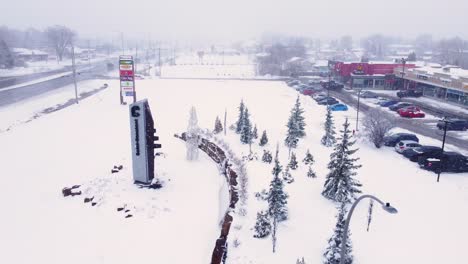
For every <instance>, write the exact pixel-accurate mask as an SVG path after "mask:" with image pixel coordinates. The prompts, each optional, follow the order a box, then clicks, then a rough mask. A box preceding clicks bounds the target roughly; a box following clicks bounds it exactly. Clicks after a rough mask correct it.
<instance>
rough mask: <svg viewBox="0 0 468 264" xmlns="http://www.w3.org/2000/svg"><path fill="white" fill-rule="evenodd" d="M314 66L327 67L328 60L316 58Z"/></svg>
mask: <svg viewBox="0 0 468 264" xmlns="http://www.w3.org/2000/svg"><path fill="white" fill-rule="evenodd" d="M314 66H315V67H328V60H316V61H315V64H314Z"/></svg>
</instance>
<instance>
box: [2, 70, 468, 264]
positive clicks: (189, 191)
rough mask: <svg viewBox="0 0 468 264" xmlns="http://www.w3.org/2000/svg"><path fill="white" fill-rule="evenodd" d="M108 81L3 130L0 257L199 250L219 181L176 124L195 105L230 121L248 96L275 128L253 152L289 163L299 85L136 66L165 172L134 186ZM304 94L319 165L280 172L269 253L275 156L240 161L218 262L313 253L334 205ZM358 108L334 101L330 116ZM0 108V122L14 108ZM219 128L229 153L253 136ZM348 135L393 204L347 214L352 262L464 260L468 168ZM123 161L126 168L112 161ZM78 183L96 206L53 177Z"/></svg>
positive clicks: (209, 235)
mask: <svg viewBox="0 0 468 264" xmlns="http://www.w3.org/2000/svg"><path fill="white" fill-rule="evenodd" d="M211 74H213V72H212V73H211ZM185 76H186V75H185ZM109 84H110V87H109V89H106V90H104V91H102V92H100V93H98V94H97V95H95V96H92V97H90V98H88V99H85V100H83V101H82V102H81V103H80V104H79V105H73V106H70V107H69V108H66V109H64V110H61V111H59V112H56V113H52V114H50V115H46V116H43V117H41V118H39V119H37V120H34V121H32V122H29V123H26V124H23V125H21V126H16V127H15V128H14V129H12V130H10V131H8V132H4V133H1V134H0V145H1V146H2V151H1V152H0V160H2V161H3V162H2V164H3V165H2V166H0V175H1V181H2V185H1V186H0V199H1V200H2V201H3V208H2V211H3V212H4V214H3V216H2V217H1V218H0V234H2V235H1V237H2V239H0V248H1V249H2V251H3V252H4V253H2V254H0V262H1V263H33V262H34V263H63V262H64V261H66V262H67V263H113V264H114V263H130V262H135V263H170V264H172V263H174V264H187V263H191V264H192V263H193V264H198V263H208V262H209V259H210V257H211V253H212V252H211V251H212V249H213V247H214V242H215V240H216V238H217V236H218V235H219V225H218V224H219V220H220V219H219V216H220V211H222V209H220V208H223V204H222V202H220V201H224V197H220V194H222V193H224V192H223V189H224V188H225V183H224V178H223V177H222V176H220V175H219V172H218V169H217V167H216V166H215V165H214V163H213V162H212V161H211V160H209V158H208V157H206V156H205V155H204V154H202V155H201V156H200V157H201V159H200V160H199V161H198V162H187V161H186V160H185V145H184V144H183V142H181V141H180V140H179V139H176V138H174V137H173V134H174V133H179V132H182V131H184V130H185V129H186V127H187V121H188V113H189V109H190V107H191V106H195V107H196V108H197V113H198V119H199V125H200V126H201V127H202V128H209V129H212V128H213V127H214V120H215V118H216V116H219V117H220V118H222V117H223V115H224V112H225V110H227V120H228V125H230V124H233V123H234V122H235V121H236V118H237V114H238V113H237V107H238V105H239V102H240V101H241V99H243V100H244V102H245V104H246V106H247V107H248V109H249V112H250V113H251V115H252V117H251V118H252V119H251V120H252V122H253V123H254V124H256V125H257V128H258V132H259V134H261V132H262V131H263V130H266V131H267V134H268V137H269V141H270V142H269V144H268V145H267V146H265V148H261V147H259V146H258V143H256V144H254V145H253V146H252V147H253V151H254V152H256V153H257V154H258V156H259V157H261V155H262V152H263V149H268V150H270V151H273V150H274V148H275V146H276V143H277V142H278V143H279V146H280V162H281V164H282V165H283V166H285V165H286V164H287V155H288V154H287V149H286V148H285V147H284V144H283V141H284V138H285V133H286V122H287V119H288V116H289V111H290V109H291V108H292V106H293V105H294V102H295V100H296V98H297V95H298V94H297V92H296V91H294V90H293V89H291V88H289V87H287V86H286V85H285V84H284V83H283V82H272V81H227V80H218V81H216V80H169V79H154V80H141V81H137V85H136V86H137V89H138V97H139V98H148V100H149V103H150V106H151V110H152V112H153V115H154V119H155V122H156V128H157V130H158V134H159V136H160V141H161V143H162V144H163V148H162V151H163V152H164V153H165V157H158V158H157V166H156V170H157V171H158V175H159V176H160V177H161V178H162V179H163V180H164V181H165V183H166V185H165V187H164V188H162V189H160V190H146V189H145V190H142V189H137V188H136V187H135V186H134V185H132V184H131V181H130V178H131V171H130V170H129V169H128V168H130V160H129V159H130V138H129V124H128V108H127V107H123V106H120V105H119V102H118V81H111V82H109ZM70 92H72V91H70ZM300 100H301V103H302V105H303V107H304V109H305V116H306V123H307V127H306V132H307V136H306V138H304V139H302V140H301V141H300V142H299V147H298V149H296V150H294V152H295V153H296V154H297V157H298V160H299V161H302V159H303V158H304V155H305V152H306V150H307V149H309V150H310V152H311V153H312V155H314V158H315V160H316V164H314V165H313V169H314V170H315V171H316V173H317V176H318V178H316V179H311V178H307V176H306V173H307V169H308V168H307V167H306V166H304V165H303V164H302V163H300V165H299V168H298V169H297V170H295V171H291V173H292V175H293V177H294V178H295V181H294V182H293V183H291V184H287V185H286V191H287V192H288V194H289V196H290V198H289V200H288V208H289V212H290V214H289V215H290V218H289V220H287V221H285V222H282V223H281V224H280V225H279V229H278V246H277V252H276V253H274V254H273V253H272V245H271V238H270V237H268V238H266V239H256V238H253V231H252V228H253V227H254V225H255V217H256V213H257V211H258V210H260V209H265V208H266V206H267V204H266V202H265V201H260V200H257V199H256V198H255V196H254V193H255V192H258V191H261V190H262V189H264V188H266V189H268V186H269V182H270V181H271V179H272V175H271V170H272V164H265V163H262V162H261V161H260V160H259V161H251V162H249V163H248V164H247V171H248V176H249V185H248V188H249V199H248V201H247V212H248V214H247V215H246V216H245V217H242V216H240V215H238V214H236V215H235V216H234V222H233V224H232V228H231V233H230V235H229V250H228V259H227V263H230V264H246V263H255V264H261V263H269V264H270V263H295V261H296V259H297V258H299V257H304V258H305V260H306V262H307V263H320V262H321V260H322V253H323V251H324V250H325V248H326V246H327V240H328V238H329V237H330V236H331V235H332V232H333V227H334V225H335V223H336V221H335V215H336V213H337V209H336V205H335V204H333V203H332V202H330V201H328V200H326V199H325V198H323V197H322V196H321V194H320V193H321V190H322V187H323V183H324V180H325V176H326V174H327V171H328V169H327V168H326V166H327V163H328V161H329V154H330V152H331V149H329V148H325V147H323V146H322V145H321V144H320V138H321V137H322V136H323V128H322V123H323V121H324V119H325V118H324V117H325V107H323V106H318V105H317V104H316V103H315V101H313V100H312V99H311V98H310V97H307V96H302V95H301V96H300ZM22 107H24V108H28V107H29V106H28V104H25V105H24V106H21V105H16V106H14V107H9V108H8V109H7V111H8V114H10V115H13V116H15V115H22V113H21V112H22V111H25V110H24V109H22ZM21 109H22V110H21ZM17 111H18V112H17ZM30 112H31V111H30ZM354 115H355V113H354V111H348V112H335V113H334V116H335V125H336V127H337V129H341V127H342V126H341V124H342V123H343V121H344V119H345V118H346V117H349V118H350V119H351V118H354ZM0 120H1V122H2V124H1V125H2V127H6V126H8V124H6V123H8V122H11V120H5V121H4V119H3V118H2V119H0ZM219 137H221V138H223V139H224V140H225V141H226V142H228V143H229V145H230V146H231V148H232V149H233V150H234V151H235V152H236V153H237V154H238V156H242V155H245V154H247V153H248V146H246V145H241V144H240V143H239V137H238V135H237V134H235V133H233V132H232V131H230V130H229V131H228V135H227V136H223V135H220V136H219ZM422 140H423V141H424V142H426V143H427V144H431V143H434V144H440V142H438V141H436V140H433V139H428V138H424V137H422ZM357 147H359V148H360V149H359V151H358V152H357V154H356V156H358V157H360V158H361V160H360V163H361V164H363V167H362V168H361V169H359V171H358V177H357V178H358V179H359V181H360V182H361V183H362V184H363V188H362V190H363V192H364V193H369V194H374V195H376V196H378V197H380V198H381V199H383V200H385V201H388V202H390V203H391V204H392V205H394V206H395V207H397V208H398V210H399V213H398V214H396V215H389V214H386V213H385V212H384V211H383V210H380V208H377V207H374V216H373V222H372V224H371V227H370V231H369V232H366V221H367V218H366V213H367V203H364V202H363V203H362V204H361V205H360V206H359V207H358V208H357V209H356V211H355V215H354V216H353V220H352V222H351V232H352V235H351V240H352V242H353V253H354V256H355V263H357V264H367V263H369V264H370V263H380V264H385V263H434V264H436V263H437V264H439V263H464V261H463V260H464V258H465V255H464V251H465V247H466V245H467V244H468V239H467V238H468V228H467V227H466V223H467V222H468V210H467V209H468V173H464V174H449V173H444V174H442V178H441V181H440V182H439V183H436V178H435V177H436V176H435V174H434V173H432V172H427V171H423V170H421V169H419V167H418V166H417V164H414V163H412V162H410V161H408V160H406V159H405V158H404V157H403V156H401V155H399V154H397V153H396V152H395V151H394V150H393V149H392V148H382V149H376V148H374V147H373V145H372V144H370V143H368V142H367V141H365V140H364V139H363V137H359V138H358V143H357ZM449 147H453V146H449ZM119 164H122V165H123V166H124V170H122V171H121V172H119V173H117V174H110V169H111V168H112V166H114V165H119ZM73 184H83V187H82V188H83V191H84V192H85V191H86V192H87V193H86V195H95V196H96V197H98V198H99V201H101V202H100V203H99V204H98V205H97V206H95V207H92V206H91V205H89V204H84V203H83V201H82V199H83V196H77V197H73V198H70V197H67V198H63V197H62V196H61V189H62V187H64V186H71V185H73ZM123 204H127V207H128V208H130V209H131V211H130V212H133V217H132V218H128V219H126V218H124V216H123V214H122V213H121V212H117V211H116V207H117V206H122V205H123ZM224 208H225V207H224ZM235 240H236V241H237V242H236V243H235V242H234V241H235ZM25 252H27V254H25Z"/></svg>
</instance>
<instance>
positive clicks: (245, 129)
mask: <svg viewBox="0 0 468 264" xmlns="http://www.w3.org/2000/svg"><path fill="white" fill-rule="evenodd" d="M240 140H241V142H242V143H244V144H252V123H251V122H250V114H249V109H247V108H245V111H244V121H243V125H242V131H241V138H240Z"/></svg>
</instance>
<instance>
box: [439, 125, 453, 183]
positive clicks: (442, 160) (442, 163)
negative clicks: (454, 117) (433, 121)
mask: <svg viewBox="0 0 468 264" xmlns="http://www.w3.org/2000/svg"><path fill="white" fill-rule="evenodd" d="M442 121H444V138H443V139H442V153H441V156H440V167H439V169H438V171H437V182H439V179H440V173H441V172H442V168H443V167H444V166H443V165H444V157H443V154H444V147H445V137H446V136H447V125H448V123H449V122H450V121H448V120H447V118H445V117H444V119H442Z"/></svg>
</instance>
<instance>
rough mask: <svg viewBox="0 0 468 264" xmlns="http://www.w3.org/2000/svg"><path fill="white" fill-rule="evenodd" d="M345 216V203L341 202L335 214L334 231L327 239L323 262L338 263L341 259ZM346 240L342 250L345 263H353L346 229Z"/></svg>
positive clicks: (327, 263) (349, 239)
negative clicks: (336, 214)
mask: <svg viewBox="0 0 468 264" xmlns="http://www.w3.org/2000/svg"><path fill="white" fill-rule="evenodd" d="M345 216H346V205H345V204H344V203H343V204H341V206H340V209H339V213H338V216H337V222H336V226H335V231H334V232H333V235H332V237H331V238H330V239H329V240H328V246H327V249H326V250H325V253H324V254H323V256H324V262H323V264H338V263H340V260H341V242H342V238H343V233H344V225H345ZM347 237H348V238H347V240H346V247H345V249H346V250H345V252H344V258H345V261H344V263H345V264H352V263H353V255H352V250H353V248H352V245H351V238H350V232H349V229H348V234H347Z"/></svg>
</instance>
